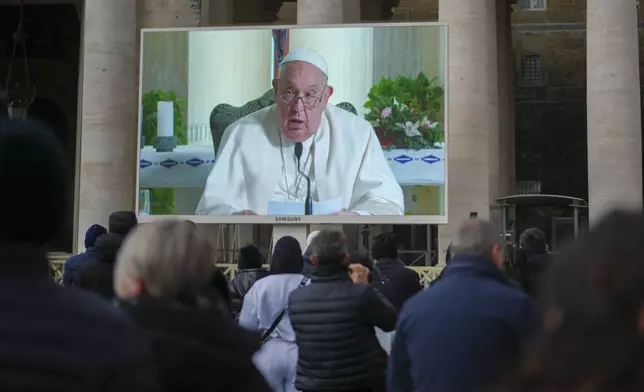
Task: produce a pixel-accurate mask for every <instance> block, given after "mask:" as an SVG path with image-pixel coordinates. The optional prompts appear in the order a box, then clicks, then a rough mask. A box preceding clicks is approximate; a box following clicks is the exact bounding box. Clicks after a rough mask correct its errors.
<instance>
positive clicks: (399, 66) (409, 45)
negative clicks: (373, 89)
mask: <svg viewBox="0 0 644 392" xmlns="http://www.w3.org/2000/svg"><path fill="white" fill-rule="evenodd" d="M444 37H445V29H444V28H443V27H442V26H411V27H403V26H390V27H378V28H376V29H375V31H374V35H373V48H374V49H373V83H374V84H376V83H378V82H379V81H380V79H382V78H384V77H390V78H395V77H397V76H416V75H418V73H419V72H420V71H423V72H424V73H425V74H426V75H427V77H429V78H430V79H431V78H434V77H438V78H439V83H440V84H443V82H444V76H445V58H444V57H443V55H444V50H445V45H444ZM437 55H438V56H437Z"/></svg>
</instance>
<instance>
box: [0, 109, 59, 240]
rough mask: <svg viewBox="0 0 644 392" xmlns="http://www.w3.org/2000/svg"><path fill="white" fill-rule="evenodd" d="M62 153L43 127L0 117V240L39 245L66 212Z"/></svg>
mask: <svg viewBox="0 0 644 392" xmlns="http://www.w3.org/2000/svg"><path fill="white" fill-rule="evenodd" d="M68 175H69V172H68V166H67V161H66V157H65V153H64V150H63V148H62V146H61V145H60V142H59V141H58V140H57V139H56V137H55V136H54V132H53V131H51V130H50V129H48V128H46V127H45V126H43V125H41V124H39V123H35V122H33V121H29V120H7V119H0V184H1V185H0V206H2V208H0V240H3V241H8V242H24V243H30V244H34V245H39V246H40V245H44V244H45V243H47V242H48V241H51V240H52V239H54V238H55V237H56V235H57V234H58V233H59V231H60V230H61V228H62V227H63V224H64V221H65V216H66V214H67V208H68V200H69V199H68V194H67V192H68V188H67V184H68V181H69V178H68Z"/></svg>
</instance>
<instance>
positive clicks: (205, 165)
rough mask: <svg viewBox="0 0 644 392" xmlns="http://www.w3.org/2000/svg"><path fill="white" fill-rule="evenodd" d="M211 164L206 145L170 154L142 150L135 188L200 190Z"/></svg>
mask: <svg viewBox="0 0 644 392" xmlns="http://www.w3.org/2000/svg"><path fill="white" fill-rule="evenodd" d="M214 163H215V151H214V149H213V147H212V146H208V145H187V146H178V147H177V148H175V149H174V151H172V152H157V151H156V150H155V149H154V148H153V147H145V148H143V149H142V150H141V160H140V162H139V173H140V174H139V187H140V188H203V187H204V186H205V185H206V179H207V178H208V174H210V170H212V166H213V164H214Z"/></svg>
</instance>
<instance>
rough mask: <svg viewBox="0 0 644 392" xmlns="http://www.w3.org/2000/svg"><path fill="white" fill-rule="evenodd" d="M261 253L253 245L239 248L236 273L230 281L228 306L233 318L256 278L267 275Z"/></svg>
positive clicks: (235, 316) (239, 309)
mask: <svg viewBox="0 0 644 392" xmlns="http://www.w3.org/2000/svg"><path fill="white" fill-rule="evenodd" d="M262 261H263V260H262V253H261V252H260V251H259V249H257V247H256V246H255V245H246V246H244V247H242V248H241V249H240V250H239V257H238V259H237V275H235V277H234V278H233V279H232V280H231V281H230V301H231V303H230V307H231V312H232V314H233V317H234V318H237V317H238V316H239V312H241V309H242V305H243V304H244V296H246V294H247V293H248V291H249V290H250V288H251V287H253V285H254V284H255V282H257V281H258V280H260V279H262V278H264V277H266V276H268V271H267V270H265V269H264V268H262Z"/></svg>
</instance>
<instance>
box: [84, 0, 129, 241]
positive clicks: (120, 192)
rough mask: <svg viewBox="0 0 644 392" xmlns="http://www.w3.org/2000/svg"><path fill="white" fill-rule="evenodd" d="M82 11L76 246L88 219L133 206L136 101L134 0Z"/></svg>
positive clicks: (90, 2)
mask: <svg viewBox="0 0 644 392" xmlns="http://www.w3.org/2000/svg"><path fill="white" fill-rule="evenodd" d="M83 14H84V18H83V38H82V44H81V48H82V49H81V53H82V54H81V57H82V61H81V72H80V74H81V76H80V85H81V86H82V87H81V88H82V95H81V96H80V105H81V108H80V124H81V129H80V131H79V141H78V143H77V145H78V151H79V155H78V164H77V165H78V170H77V173H78V175H77V178H76V225H75V232H76V236H75V237H76V238H75V239H76V241H75V243H74V248H75V249H76V250H77V251H79V250H81V248H83V238H84V234H85V230H86V229H87V228H88V227H89V226H90V225H92V224H94V223H103V224H106V223H107V220H108V217H109V214H110V213H111V212H113V211H117V210H131V209H132V208H133V207H134V200H135V199H134V198H135V189H136V186H135V184H134V182H135V171H136V168H137V165H136V156H137V154H136V147H137V112H138V110H137V108H138V106H139V105H138V104H137V99H138V88H137V78H136V75H137V65H138V63H137V57H138V55H137V51H136V48H137V27H136V3H135V2H134V1H132V0H110V1H102V0H87V1H85V4H84V12H83Z"/></svg>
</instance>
